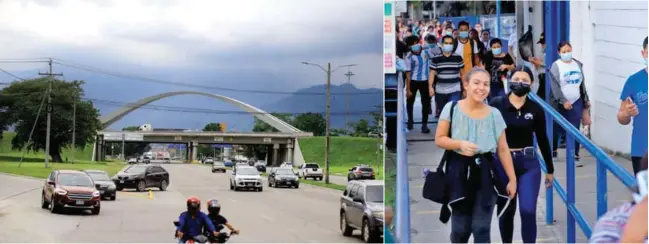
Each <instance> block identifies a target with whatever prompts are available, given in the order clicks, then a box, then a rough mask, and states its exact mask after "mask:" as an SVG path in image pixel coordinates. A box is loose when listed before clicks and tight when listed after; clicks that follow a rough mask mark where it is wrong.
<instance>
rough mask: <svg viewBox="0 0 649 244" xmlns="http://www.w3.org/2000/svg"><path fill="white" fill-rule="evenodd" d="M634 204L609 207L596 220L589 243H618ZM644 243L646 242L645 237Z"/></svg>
mask: <svg viewBox="0 0 649 244" xmlns="http://www.w3.org/2000/svg"><path fill="white" fill-rule="evenodd" d="M634 208H635V205H634V204H633V203H631V202H628V203H625V204H622V205H621V206H619V207H616V208H614V209H611V210H610V211H608V212H606V214H604V215H602V217H600V218H599V219H598V220H597V223H596V224H595V228H593V234H592V235H591V236H590V240H589V242H590V243H618V242H620V238H622V232H623V231H624V226H626V223H627V220H628V219H629V216H631V213H632V212H633V209H634ZM644 243H647V239H645V241H644Z"/></svg>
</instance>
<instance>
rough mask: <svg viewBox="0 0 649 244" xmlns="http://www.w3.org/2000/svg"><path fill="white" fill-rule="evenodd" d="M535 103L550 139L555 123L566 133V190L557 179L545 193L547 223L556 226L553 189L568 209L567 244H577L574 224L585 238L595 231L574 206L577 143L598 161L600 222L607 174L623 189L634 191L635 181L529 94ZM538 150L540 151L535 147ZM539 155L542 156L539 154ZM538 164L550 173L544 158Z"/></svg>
mask: <svg viewBox="0 0 649 244" xmlns="http://www.w3.org/2000/svg"><path fill="white" fill-rule="evenodd" d="M528 97H529V98H530V99H532V101H534V102H536V103H538V104H539V105H540V106H541V107H542V108H543V110H544V111H545V114H546V120H547V123H546V126H547V132H548V138H552V137H553V133H552V131H553V128H552V125H553V122H556V123H557V124H558V125H559V126H561V127H562V128H563V129H564V130H565V131H566V189H563V188H562V187H561V184H560V183H559V181H558V180H557V179H554V180H553V182H552V186H551V187H549V188H547V189H546V202H545V204H546V215H545V221H546V223H547V224H548V225H550V224H553V222H554V197H553V196H554V194H552V190H553V188H554V189H556V190H557V194H558V195H559V197H561V200H563V202H564V203H565V205H566V209H567V215H566V216H567V217H568V219H567V226H568V231H567V232H568V233H567V235H568V237H567V243H575V239H576V236H575V224H578V225H579V228H580V229H581V231H582V232H583V233H584V235H585V236H586V237H588V238H590V236H591V234H592V229H591V227H590V226H589V225H588V223H587V222H586V219H584V216H583V214H582V213H581V211H579V209H578V208H577V206H576V205H575V158H574V154H575V140H577V141H578V142H579V143H580V144H581V145H583V146H584V149H586V150H587V151H588V152H590V153H591V155H593V156H594V157H595V158H596V159H597V173H596V177H597V218H599V217H601V216H602V215H603V214H604V213H606V211H607V209H608V199H607V198H608V197H607V181H606V175H607V174H606V172H607V170H609V171H611V173H612V174H613V175H614V176H615V177H617V178H618V179H619V180H620V181H622V183H623V184H624V185H626V186H627V187H631V186H632V185H634V184H635V182H636V181H635V178H634V177H633V176H632V175H631V173H629V172H628V171H626V170H625V169H624V168H622V167H620V166H619V165H618V164H617V163H616V162H615V161H613V159H611V157H609V156H608V155H607V154H606V152H604V151H603V150H602V149H600V148H599V147H597V146H596V145H595V144H593V142H591V141H590V140H588V138H586V137H585V136H584V135H583V134H582V133H581V132H580V131H579V130H578V129H577V128H575V127H574V126H572V124H570V123H569V122H568V121H567V120H566V119H565V118H563V116H561V114H559V112H557V111H556V110H554V109H553V108H552V107H551V106H550V105H549V104H547V103H546V102H545V101H543V100H542V99H541V98H540V97H538V96H537V95H536V94H533V93H530V94H529V95H528ZM536 148H537V150H539V149H538V147H536ZM539 155H540V153H539ZM539 163H540V164H541V168H542V170H543V172H545V173H547V168H546V166H545V161H544V160H543V158H542V157H539Z"/></svg>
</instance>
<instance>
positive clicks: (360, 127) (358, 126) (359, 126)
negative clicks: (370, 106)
mask: <svg viewBox="0 0 649 244" xmlns="http://www.w3.org/2000/svg"><path fill="white" fill-rule="evenodd" d="M349 126H350V127H352V128H353V129H354V133H353V136H357V137H366V136H367V135H368V133H370V125H369V122H368V121H367V120H366V119H361V120H359V121H358V122H356V123H350V125H349Z"/></svg>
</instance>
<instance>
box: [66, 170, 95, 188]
mask: <svg viewBox="0 0 649 244" xmlns="http://www.w3.org/2000/svg"><path fill="white" fill-rule="evenodd" d="M58 180H59V182H58V184H60V185H62V186H83V187H95V186H94V184H93V182H92V179H90V177H88V176H87V175H85V174H78V173H77V174H75V173H73V174H69V173H62V174H59V176H58Z"/></svg>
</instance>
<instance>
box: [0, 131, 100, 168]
mask: <svg viewBox="0 0 649 244" xmlns="http://www.w3.org/2000/svg"><path fill="white" fill-rule="evenodd" d="M15 136H16V133H14V132H5V133H3V134H2V140H0V162H4V161H8V162H18V161H20V157H21V156H22V153H21V152H20V150H19V149H17V150H13V149H12V148H11V139H13V138H14V137H15ZM74 155H75V160H76V161H77V162H83V161H91V160H92V144H88V145H86V147H85V148H83V149H77V150H76V152H75V153H74ZM44 158H45V151H44V150H41V151H38V152H32V151H29V152H27V153H25V159H24V161H23V162H43V161H44ZM61 158H62V159H63V161H66V160H68V161H72V150H71V149H70V148H63V149H62V152H61Z"/></svg>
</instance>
